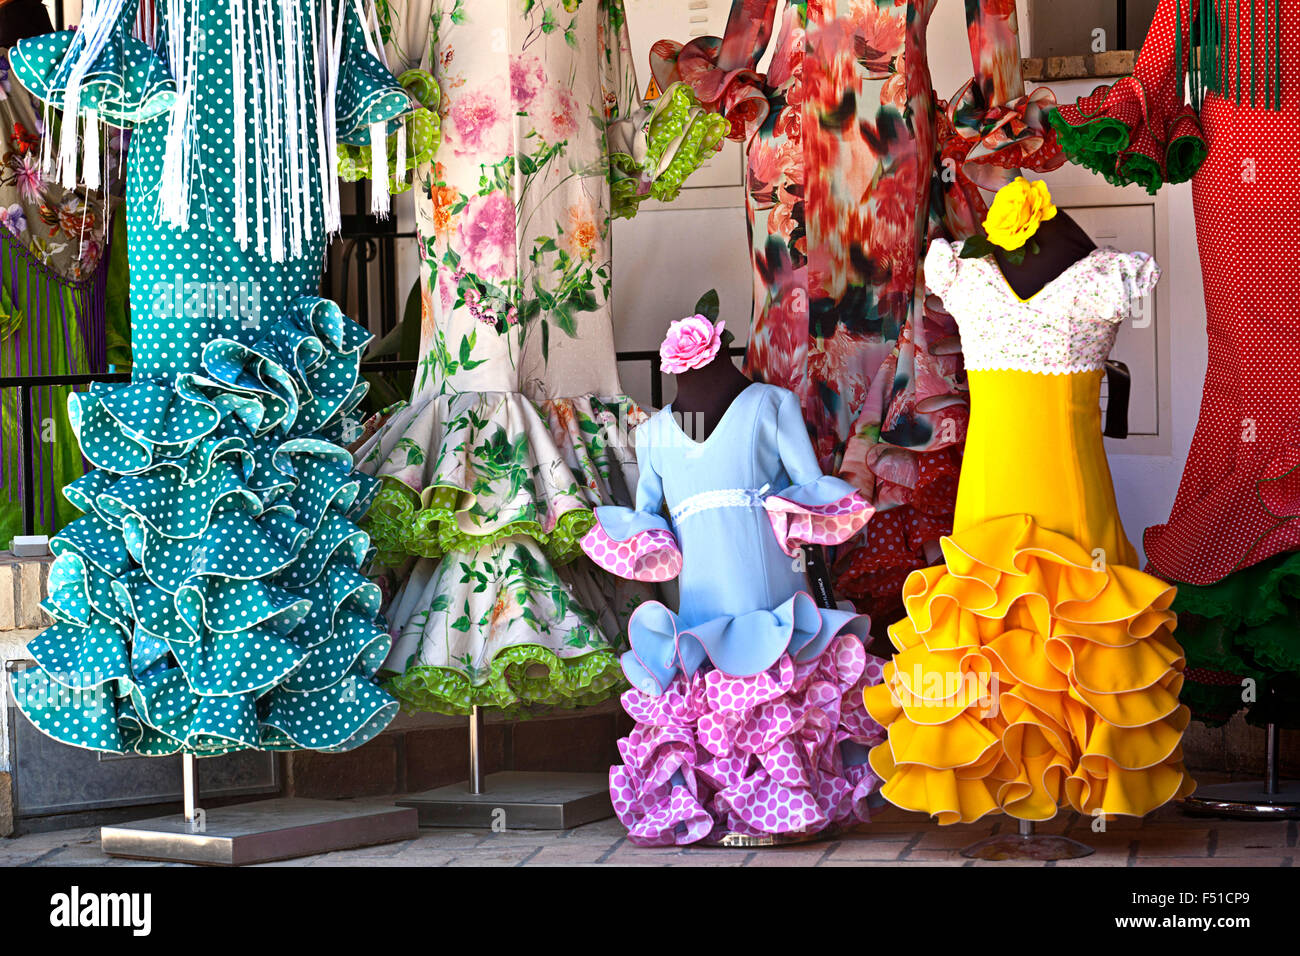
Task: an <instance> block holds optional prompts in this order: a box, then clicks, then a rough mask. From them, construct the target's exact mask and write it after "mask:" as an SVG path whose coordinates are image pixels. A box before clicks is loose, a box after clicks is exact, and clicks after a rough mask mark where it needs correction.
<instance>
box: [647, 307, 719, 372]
mask: <svg viewBox="0 0 1300 956" xmlns="http://www.w3.org/2000/svg"><path fill="white" fill-rule="evenodd" d="M725 325H726V323H724V322H723V321H722V320H721V319H719V320H718V321H717V323H716V324H714V323H713V322H710V321H709V320H708V319H707V318H706V317H705V316H702V315H688V316H687V317H686V318H684V319H678V320H677V321H676V322H673V323H672V324H671V325H669V326H668V335H667V336H665V337H664V341H663V344H662V345H660V346H659V358H660V359H661V360H662V362H663V370H664V371H665V372H669V373H671V374H673V375H677V374H679V373H681V372H685V371H686V370H687V369H692V368H703V367H704V366H706V365H708V364H709V363H710V362H712V361H713V358H714V356H716V355H717V354H718V350H719V349H721V348H722V329H723V328H724V326H725Z"/></svg>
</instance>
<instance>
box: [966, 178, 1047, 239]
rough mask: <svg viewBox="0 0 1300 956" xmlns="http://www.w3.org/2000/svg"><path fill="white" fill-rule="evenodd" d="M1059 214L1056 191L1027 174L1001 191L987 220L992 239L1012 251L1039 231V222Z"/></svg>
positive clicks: (990, 209)
mask: <svg viewBox="0 0 1300 956" xmlns="http://www.w3.org/2000/svg"><path fill="white" fill-rule="evenodd" d="M1055 215H1056V207H1055V206H1054V205H1052V194H1051V193H1050V192H1049V191H1048V189H1047V183H1045V182H1043V181H1042V180H1041V179H1039V180H1035V181H1034V182H1032V183H1031V182H1030V181H1029V180H1027V179H1025V177H1024V176H1017V177H1016V178H1015V180H1013V181H1012V182H1010V183H1007V185H1005V186H1003V187H1002V188H1001V189H999V190H998V194H997V195H996V196H994V197H993V205H992V206H990V207H989V214H988V216H987V217H986V218H985V219H984V232H985V233H986V234H987V235H988V237H989V242H991V243H993V244H994V245H998V246H1001V247H1002V248H1003V249H1006V250H1008V251H1011V250H1014V249H1019V248H1020V247H1021V246H1023V245H1024V244H1025V243H1026V242H1028V241H1029V240H1030V238H1031V237H1032V236H1033V234H1034V233H1036V232H1037V231H1038V227H1039V225H1040V224H1041V223H1042V222H1043V221H1044V220H1047V219H1051V218H1052V217H1053V216H1055Z"/></svg>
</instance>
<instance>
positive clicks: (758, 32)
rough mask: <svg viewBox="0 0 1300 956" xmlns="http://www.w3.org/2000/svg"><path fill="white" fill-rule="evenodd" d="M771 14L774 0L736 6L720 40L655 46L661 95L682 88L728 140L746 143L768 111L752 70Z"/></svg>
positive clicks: (761, 82)
mask: <svg viewBox="0 0 1300 956" xmlns="http://www.w3.org/2000/svg"><path fill="white" fill-rule="evenodd" d="M776 9H777V0H735V2H733V3H732V5H731V15H730V17H729V18H728V19H727V29H726V33H725V36H721V37H712V36H706V37H697V38H696V39H694V40H692V41H691V42H690V43H687V44H685V45H683V44H681V43H678V42H677V41H675V40H660V41H659V42H658V43H656V44H655V45H654V46H652V47H651V48H650V67H651V70H652V71H653V73H654V77H655V82H656V83H658V84H659V87H660V89H668V88H669V87H671V86H672V85H673V84H675V83H685V84H687V85H688V86H689V87H690V88H691V90H692V91H693V92H694V93H695V95H696V96H697V97H698V98H699V100H700V102H701V103H702V104H703V106H704V107H705V109H708V110H712V111H713V112H715V113H719V114H721V115H722V116H724V117H726V119H727V121H728V125H729V130H730V131H729V132H728V134H727V135H728V137H729V138H730V139H734V140H737V141H739V142H746V141H748V140H749V139H750V138H751V137H752V136H753V135H754V133H755V132H757V131H758V129H759V128H760V127H761V126H762V125H763V123H764V122H765V121H766V119H767V115H768V113H769V112H770V111H771V103H770V101H769V100H768V94H767V88H766V87H767V83H768V82H769V80H768V78H767V77H765V76H763V75H762V74H761V73H759V72H758V71H757V66H758V61H759V60H760V59H761V58H762V56H763V53H764V51H765V50H766V49H767V46H768V43H769V42H770V41H771V39H772V31H773V29H774V25H775V20H776ZM783 39H787V40H790V41H792V42H793V41H794V40H795V39H797V38H796V37H794V36H793V35H792V36H790V37H783Z"/></svg>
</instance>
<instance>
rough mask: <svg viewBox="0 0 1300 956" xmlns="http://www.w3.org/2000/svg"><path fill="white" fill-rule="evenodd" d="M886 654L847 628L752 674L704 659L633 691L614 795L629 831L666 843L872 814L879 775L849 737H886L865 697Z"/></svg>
mask: <svg viewBox="0 0 1300 956" xmlns="http://www.w3.org/2000/svg"><path fill="white" fill-rule="evenodd" d="M883 663H884V662H883V661H881V660H879V659H878V658H875V657H873V656H871V655H869V654H867V653H866V651H865V650H864V649H863V647H862V643H861V641H859V640H857V639H856V638H853V637H851V636H848V635H843V636H840V637H839V638H837V639H836V640H835V641H834V642H833V643H832V644H831V646H830V647H829V648H827V650H826V651H825V653H823V654H821V655H820V656H818V657H817V658H816V659H814V660H812V661H809V662H806V663H802V664H800V663H796V662H795V661H793V660H792V659H791V658H790V656H789V655H782V657H781V658H780V660H778V661H777V662H776V663H775V664H774V665H773V666H772V667H771V668H769V669H768V670H766V671H763V672H762V673H759V674H756V675H754V676H753V677H728V676H726V675H725V674H723V673H722V672H721V671H718V670H710V671H697V672H696V673H695V674H694V676H692V677H690V678H686V677H683V676H679V677H678V678H677V679H676V680H674V681H673V684H672V686H671V687H669V688H668V690H667V691H666V692H665V693H663V694H661V695H659V696H657V697H651V696H649V695H646V694H642V693H641V692H640V691H637V690H630V691H628V692H626V693H625V694H624V695H623V706H624V708H625V709H626V710H627V712H628V714H629V715H631V716H632V717H633V719H635V720H636V721H637V725H636V728H635V729H634V730H633V731H632V733H631V734H630V735H629V736H627V737H625V738H624V739H622V740H620V741H619V753H620V755H621V756H622V758H623V764H622V765H620V766H616V767H613V768H612V769H611V770H610V795H611V797H612V799H613V802H614V812H615V813H616V814H617V815H618V818H619V820H621V821H622V822H623V824H624V826H626V827H627V828H628V838H629V839H630V840H631V841H632V842H633V843H636V844H637V845H639V846H665V845H673V844H686V843H693V842H696V841H698V840H702V839H704V838H706V837H708V836H709V835H710V834H716V833H721V832H726V831H730V832H733V833H744V834H751V835H753V834H776V833H802V832H810V831H811V832H815V831H818V830H822V829H825V828H826V827H828V826H832V825H835V824H842V823H849V822H853V821H857V820H866V819H868V813H867V807H866V797H867V796H868V795H869V794H870V793H871V792H872V791H873V790H874V789H875V787H876V785H877V783H878V780H877V778H876V776H875V774H873V773H872V771H871V769H870V768H869V767H868V766H867V765H866V764H865V762H854V763H850V762H848V761H846V759H845V758H844V756H843V753H844V751H843V749H842V745H843V744H845V743H846V742H852V743H854V744H857V745H860V746H861V747H869V746H872V745H874V744H877V743H880V742H881V741H882V740H883V739H884V731H883V730H882V729H881V728H880V726H879V725H878V724H876V723H875V722H874V721H873V720H871V718H870V717H869V716H868V715H867V713H866V709H865V706H864V704H863V700H862V690H863V688H864V687H866V686H869V685H872V684H877V683H879V682H880V680H881V677H882V667H883Z"/></svg>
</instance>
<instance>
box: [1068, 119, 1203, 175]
mask: <svg viewBox="0 0 1300 956" xmlns="http://www.w3.org/2000/svg"><path fill="white" fill-rule="evenodd" d="M1047 118H1048V121H1049V122H1050V123H1051V124H1052V127H1053V128H1054V129H1055V130H1056V140H1057V142H1058V143H1060V145H1061V149H1062V151H1063V152H1064V153H1065V155H1066V156H1068V157H1069V158H1070V161H1071V162H1073V163H1076V164H1077V165H1079V166H1083V167H1084V168H1085V169H1090V170H1092V171H1093V172H1094V173H1097V174H1098V175H1099V176H1102V177H1103V178H1104V179H1105V180H1106V181H1107V182H1108V183H1111V184H1112V185H1115V186H1129V185H1136V186H1141V187H1142V188H1143V189H1145V190H1146V191H1147V192H1148V193H1151V194H1152V195H1154V194H1155V193H1157V192H1159V191H1160V187H1161V186H1163V185H1164V184H1165V183H1166V182H1170V183H1181V182H1186V181H1187V180H1188V179H1191V178H1192V175H1193V174H1194V173H1195V172H1196V170H1197V169H1199V168H1200V165H1201V163H1203V162H1204V161H1205V156H1206V146H1205V142H1204V141H1203V140H1201V139H1199V138H1197V137H1195V136H1178V137H1176V138H1175V139H1174V140H1173V141H1172V142H1171V143H1170V144H1169V145H1168V146H1167V147H1166V149H1165V169H1164V170H1161V168H1160V164H1159V163H1157V162H1155V161H1154V160H1152V159H1151V157H1149V156H1144V155H1143V154H1141V153H1130V154H1128V155H1124V150H1126V149H1128V145H1129V131H1128V127H1127V126H1125V125H1124V124H1123V123H1121V122H1120V121H1119V120H1117V119H1115V118H1114V117H1110V116H1099V117H1097V118H1095V119H1090V120H1088V121H1087V122H1086V123H1083V124H1081V125H1079V126H1071V125H1070V124H1069V123H1067V122H1066V120H1065V117H1063V116H1062V115H1061V111H1060V110H1059V109H1053V110H1051V111H1049V112H1048V114H1047ZM1166 173H1167V174H1168V176H1167V178H1166Z"/></svg>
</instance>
